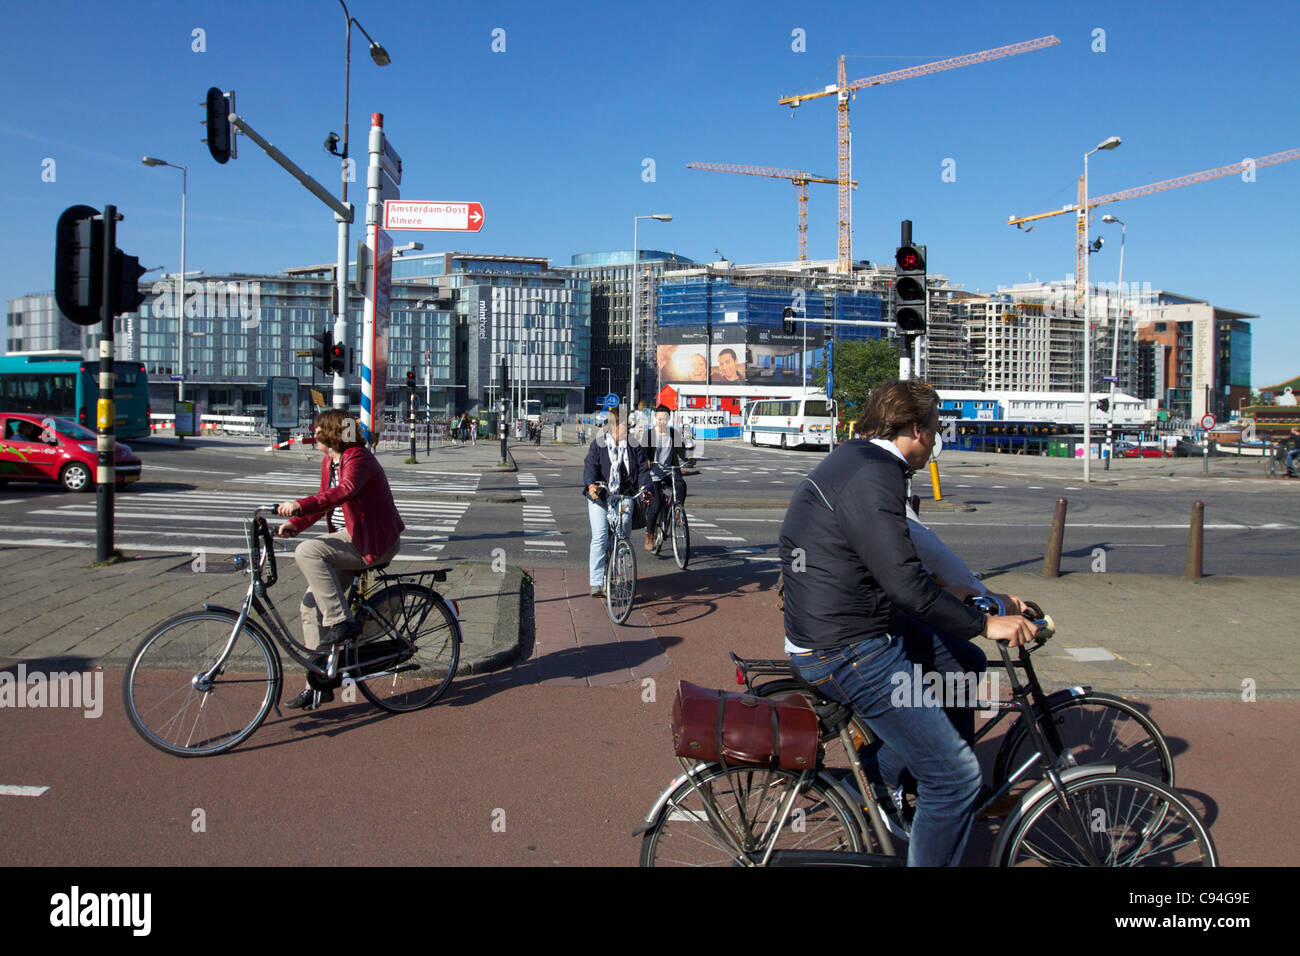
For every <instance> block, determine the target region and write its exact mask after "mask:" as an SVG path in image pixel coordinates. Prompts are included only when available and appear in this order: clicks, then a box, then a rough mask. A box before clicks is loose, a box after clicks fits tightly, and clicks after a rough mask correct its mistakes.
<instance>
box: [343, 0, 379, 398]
mask: <svg viewBox="0 0 1300 956" xmlns="http://www.w3.org/2000/svg"><path fill="white" fill-rule="evenodd" d="M339 6H341V7H342V8H343V17H344V19H345V20H346V21H347V36H346V42H345V48H344V59H343V152H341V153H339V152H336V151H335V150H334V149H332V148H331V149H330V152H332V153H334V155H335V156H338V157H339V159H341V160H342V161H343V196H342V201H343V204H344V205H345V206H346V205H347V202H348V113H349V111H350V109H351V95H352V87H351V84H352V24H354V23H355V24H356V25H357V29H358V30H360V31H361V32H362V33H364V34H365V37H366V39H367V40H369V41H370V58H371V59H372V60H374V61H375V65H376V66H388V64H389V63H391V62H392V59H391V58H390V57H389V56H388V51H387V50H385V49H384V48H383V47H382V46H380V45H379V44H378V43H376V42H375V41H374V38H373V37H371V36H370V34H369V33H367V32H366V28H365V27H363V26H362V25H361V23H360V21H358V20H357V19H356V18H355V17H353V16H352V14H350V13H349V12H348V5H347V4H346V3H344V2H343V0H339ZM330 138H331V139H336V138H337V137H335V136H334V135H333V134H330ZM334 221H335V222H337V223H338V225H339V228H338V244H339V247H338V265H337V266H336V268H335V272H336V276H335V292H336V294H337V295H338V311H337V312H336V313H335V315H334V341H335V342H342V343H344V344H345V345H346V343H347V340H348V339H347V335H348V318H347V316H348V225H349V224H348V220H347V219H344V218H343V217H342V216H341V215H339V214H338V213H335V214H334ZM333 402H334V407H335V408H346V407H347V404H348V389H347V379H345V378H344V376H343V373H342V372H335V373H334V398H333Z"/></svg>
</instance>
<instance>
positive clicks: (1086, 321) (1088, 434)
mask: <svg viewBox="0 0 1300 956" xmlns="http://www.w3.org/2000/svg"><path fill="white" fill-rule="evenodd" d="M1119 144H1120V139H1119V137H1118V136H1112V137H1110V138H1109V139H1106V140H1103V141H1102V142H1100V143H1098V144H1097V145H1096V146H1094V147H1093V148H1092V149H1090V150H1088V151H1087V152H1086V153H1084V154H1083V202H1082V204H1080V207H1079V215H1080V216H1082V217H1083V236H1084V239H1085V241H1086V239H1087V236H1088V228H1089V225H1090V221H1091V219H1092V216H1091V214H1090V213H1089V211H1088V157H1089V156H1091V155H1092V154H1093V153H1095V152H1097V151H1098V150H1100V149H1114V148H1115V147H1116V146H1118V145H1119ZM1091 271H1092V270H1091V269H1090V268H1089V267H1088V256H1087V255H1085V256H1084V257H1083V275H1082V276H1081V278H1082V279H1083V480H1084V481H1085V482H1089V481H1091V480H1092V309H1091V307H1090V304H1089V303H1090V302H1091V300H1092V290H1091V289H1090V288H1089V287H1088V283H1089V281H1090V280H1089V273H1090V272H1091Z"/></svg>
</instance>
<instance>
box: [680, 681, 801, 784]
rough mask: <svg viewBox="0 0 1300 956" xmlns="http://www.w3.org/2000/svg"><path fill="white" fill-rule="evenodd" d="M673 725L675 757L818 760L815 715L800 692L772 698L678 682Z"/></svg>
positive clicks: (790, 765)
mask: <svg viewBox="0 0 1300 956" xmlns="http://www.w3.org/2000/svg"><path fill="white" fill-rule="evenodd" d="M672 728H673V746H674V747H675V749H676V752H677V756H679V757H690V758H692V759H695V760H703V761H706V762H709V761H719V762H721V763H723V764H725V765H728V766H730V765H734V764H751V765H754V764H756V765H758V766H763V767H777V768H780V769H782V770H811V769H812V768H813V767H815V766H816V764H817V747H818V743H819V733H818V723H817V714H816V713H815V712H814V711H813V709H812V706H811V705H810V704H809V703H808V701H806V700H805V699H803V698H802V697H800V698H784V699H782V700H780V701H775V700H768V699H766V698H763V697H754V696H753V695H751V694H729V693H727V692H725V691H721V690H714V689H712V688H709V687H699V686H697V685H695V684H692V683H690V682H689V681H681V682H680V683H679V684H678V686H677V698H676V700H674V701H673V723H672Z"/></svg>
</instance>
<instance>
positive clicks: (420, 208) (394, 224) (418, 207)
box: [384, 199, 483, 232]
mask: <svg viewBox="0 0 1300 956" xmlns="http://www.w3.org/2000/svg"><path fill="white" fill-rule="evenodd" d="M384 228H385V229H419V230H428V231H438V232H478V231H479V230H480V229H482V228H483V206H482V205H481V204H480V203H476V202H419V201H417V200H414V199H402V200H390V201H388V202H385V203H384Z"/></svg>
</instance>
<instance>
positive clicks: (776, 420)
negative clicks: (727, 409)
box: [740, 395, 835, 448]
mask: <svg viewBox="0 0 1300 956" xmlns="http://www.w3.org/2000/svg"><path fill="white" fill-rule="evenodd" d="M740 429H741V430H740V437H741V440H742V441H744V440H746V439H748V441H749V443H750V444H751V445H776V446H778V447H780V448H798V447H800V446H802V445H814V446H817V445H824V446H825V447H826V448H830V447H831V446H832V445H833V443H834V437H835V402H833V401H831V400H830V399H828V398H826V396H825V395H817V396H807V397H804V398H772V399H762V400H760V401H757V402H750V403H749V405H747V406H746V407H745V417H744V420H743V421H742V423H741V426H740Z"/></svg>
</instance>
